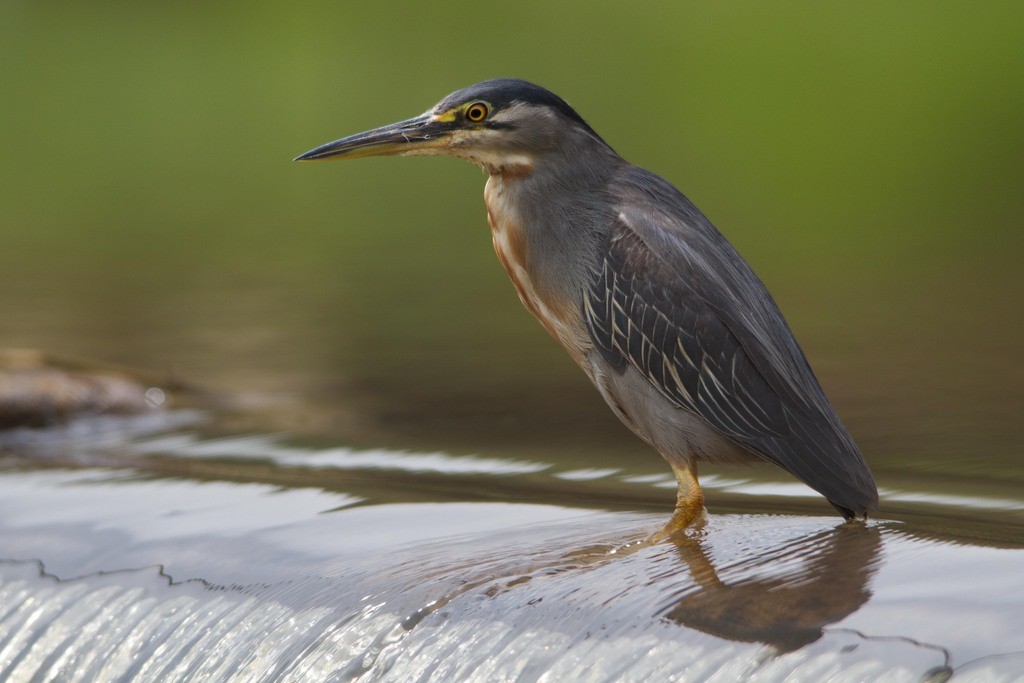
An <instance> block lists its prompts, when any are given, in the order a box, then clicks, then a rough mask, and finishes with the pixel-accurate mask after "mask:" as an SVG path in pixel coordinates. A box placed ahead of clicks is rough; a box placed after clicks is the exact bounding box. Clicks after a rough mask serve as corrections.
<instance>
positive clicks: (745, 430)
mask: <svg viewBox="0 0 1024 683" xmlns="http://www.w3.org/2000/svg"><path fill="white" fill-rule="evenodd" d="M440 154H443V155H448V156H455V157H459V158H462V159H466V160H467V161H470V162H472V163H474V164H476V165H477V166H479V167H481V168H482V169H483V170H485V171H486V172H487V173H488V176H489V177H488V179H487V185H486V187H485V188H484V200H485V202H486V204H487V220H488V223H489V224H490V227H491V235H492V237H493V240H494V250H495V252H496V253H497V255H498V260H499V261H501V264H502V266H504V268H505V271H506V272H507V273H508V276H509V277H510V278H511V280H512V284H513V285H515V288H516V291H517V292H518V293H519V298H520V299H521V300H522V302H523V305H525V306H526V308H527V309H529V311H530V312H531V313H532V314H533V315H534V316H535V317H536V318H537V319H538V320H539V321H540V323H541V324H542V325H543V326H544V327H545V328H546V329H547V331H548V332H549V333H551V335H552V336H553V337H554V338H555V339H557V340H558V341H559V342H560V343H561V344H562V346H564V347H565V349H566V350H567V351H568V352H569V355H571V356H572V358H573V360H575V361H576V363H578V364H579V366H580V367H581V368H583V371H584V372H585V373H587V376H588V377H590V379H591V381H593V383H594V385H595V386H596V387H597V390H598V391H599V392H601V396H603V397H604V399H605V401H607V402H608V405H609V406H611V409H612V411H613V412H614V413H615V414H616V415H617V416H618V417H619V419H620V420H622V422H623V423H625V424H626V426H627V427H629V428H630V429H631V430H632V431H633V432H634V433H636V434H637V435H638V436H639V437H640V438H641V439H643V440H644V441H646V442H647V443H648V444H650V445H651V446H653V447H654V448H655V449H656V450H657V451H658V452H659V453H661V455H662V456H663V457H664V458H665V460H667V461H668V463H669V465H671V467H672V470H673V472H674V473H675V475H676V479H677V480H678V483H679V492H678V497H677V502H676V510H675V514H674V515H673V516H672V520H671V521H670V522H669V524H668V525H667V526H666V532H669V531H672V530H675V529H681V528H685V527H688V526H691V525H694V524H698V523H701V522H702V521H703V520H704V519H705V518H706V513H705V510H704V495H703V493H702V492H701V489H700V485H699V484H698V482H697V463H698V462H700V461H706V462H739V461H745V460H746V461H749V460H751V459H754V460H757V459H760V460H767V461H768V462H772V463H775V464H776V465H778V466H779V467H781V468H783V469H784V470H786V471H788V472H790V473H791V474H793V475H794V476H795V477H796V478H797V479H799V480H801V481H803V482H804V483H806V484H807V485H808V486H810V487H811V488H813V489H815V490H817V491H818V492H819V493H821V494H822V495H823V496H825V498H826V499H828V501H829V503H831V504H832V506H833V507H835V508H836V510H838V511H839V512H840V513H841V514H842V515H843V517H845V518H847V519H852V518H858V517H866V516H867V514H868V512H870V511H873V510H874V509H876V508H877V505H878V492H877V490H876V488H875V482H874V479H873V478H872V476H871V472H870V470H869V469H868V466H867V464H866V463H865V462H864V458H863V457H862V456H861V454H860V451H859V450H858V449H857V446H856V444H854V442H853V439H852V438H851V437H850V435H849V433H848V432H847V431H846V429H845V428H844V427H843V424H842V422H841V421H840V420H839V417H838V416H837V415H836V413H835V411H834V410H833V409H832V406H831V405H830V404H829V402H828V399H827V398H826V397H825V393H824V392H823V391H822V389H821V386H820V385H819V384H818V381H817V379H816V378H815V376H814V373H813V372H812V371H811V368H810V366H809V365H808V364H807V360H806V358H805V357H804V354H803V352H802V351H801V349H800V346H799V345H798V344H797V342H796V340H795V339H794V338H793V333H792V332H791V331H790V330H789V327H788V326H787V325H786V322H785V320H784V319H783V317H782V314H781V313H780V312H779V309H778V307H777V306H776V304H775V301H774V300H773V299H772V297H771V295H770V294H769V293H768V291H767V290H766V289H765V287H764V285H763V284H762V283H761V281H760V280H759V279H758V277H757V276H756V275H755V274H754V272H753V270H751V268H750V266H749V265H747V263H746V261H744V260H743V258H742V257H740V255H739V254H738V253H737V252H736V250H735V249H734V248H733V247H732V245H731V244H729V242H728V241H726V239H725V237H723V236H722V234H721V233H720V232H718V230H717V229H715V227H714V226H713V225H712V224H711V222H710V221H709V220H708V219H707V218H706V217H705V216H704V214H702V213H701V212H700V210H699V209H698V208H697V207H696V206H694V204H693V203H692V202H690V200H689V199H687V198H686V197H685V196H683V194H682V193H681V192H679V190H677V189H676V188H675V187H673V186H672V184H671V183H669V182H668V181H666V180H664V179H663V178H661V177H659V176H657V175H655V174H653V173H651V172H650V171H646V170H644V169H642V168H638V167H636V166H633V165H632V164H630V163H628V162H626V161H625V160H624V159H623V158H622V157H620V156H619V155H618V154H616V153H615V152H614V151H613V150H612V148H611V147H609V146H608V144H607V143H606V142H605V141H604V140H602V139H601V137H600V136H599V135H598V134H597V133H596V132H594V130H593V129H592V128H591V127H590V126H589V125H587V123H586V121H584V120H583V118H582V117H580V115H579V114H577V113H576V112H575V111H574V110H573V109H572V108H571V107H570V106H569V105H568V104H566V102H565V101H564V100H562V99H561V98H560V97H558V96H557V95H555V94H554V93H551V92H549V91H548V90H545V89H544V88H541V87H539V86H537V85H533V84H532V83H527V82H526V81H522V80H517V79H495V80H489V81H484V82H482V83H477V84H476V85H472V86H470V87H468V88H465V89H463V90H459V91H457V92H454V93H452V94H451V95H448V96H447V97H445V98H444V99H443V100H441V101H440V102H439V103H438V104H436V105H435V106H433V107H431V108H430V109H429V110H428V111H427V112H426V113H424V114H422V115H420V116H417V117H414V118H411V119H408V120H406V121H401V122H399V123H394V124H391V125H388V126H384V127H382V128H376V129H374V130H370V131H367V132H365V133H359V134H357V135H352V136H349V137H346V138H342V139H341V140H336V141H335V142H331V143H328V144H326V145H323V146H321V147H317V148H316V149H313V150H311V151H309V152H306V153H305V154H303V155H302V156H300V157H298V160H299V161H307V160H315V159H333V158H358V157H367V156H382V155H440Z"/></svg>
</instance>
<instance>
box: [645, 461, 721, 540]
mask: <svg viewBox="0 0 1024 683" xmlns="http://www.w3.org/2000/svg"><path fill="white" fill-rule="evenodd" d="M672 471H673V472H675V475H676V481H678V482H679V492H678V493H677V494H676V510H675V512H673V513H672V519H670V520H668V523H667V524H666V525H665V526H664V527H662V529H661V531H659V532H658V533H656V534H654V536H652V537H651V539H650V540H652V541H659V540H661V539H663V538H668V537H669V536H671V535H672V534H674V533H676V532H677V531H682V530H683V529H689V528H700V527H702V526H704V524H705V523H706V522H707V521H708V514H707V511H706V510H705V509H704V492H703V491H701V490H700V483H699V482H698V481H697V463H693V462H691V463H690V464H689V465H687V466H685V467H682V468H675V467H673V468H672Z"/></svg>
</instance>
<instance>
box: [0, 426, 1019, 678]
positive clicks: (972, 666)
mask: <svg viewBox="0 0 1024 683" xmlns="http://www.w3.org/2000/svg"><path fill="white" fill-rule="evenodd" d="M313 441H314V440H312V439H305V440H302V439H297V438H295V437H290V436H288V435H284V434H238V433H235V434H230V435H228V434H224V433H222V432H221V431H220V430H218V428H217V427H216V426H215V425H212V424H211V419H210V414H209V413H208V412H201V411H178V412H172V413H170V414H169V415H168V414H159V413H155V414H152V415H143V416H137V417H131V418H104V419H86V420H80V421H78V422H75V423H72V424H71V425H69V426H67V427H65V428H61V429H48V430H19V431H13V432H11V431H9V432H7V433H6V434H5V435H4V438H3V441H2V442H0V447H2V449H3V450H4V451H5V452H7V453H9V455H8V456H7V457H5V458H4V460H3V465H4V469H3V472H2V474H0V487H2V492H3V495H2V496H0V520H2V521H0V547H2V548H4V549H6V553H5V557H4V558H3V560H2V561H0V605H2V606H3V608H2V610H0V678H3V679H6V680H76V681H77V680H80V681H90V680H120V679H125V678H131V679H133V680H154V681H156V680H195V679H198V678H203V677H213V678H214V679H217V680H226V679H230V680H266V681H273V680H295V681H299V680H301V681H316V680H325V681H328V680H329V681H341V680H389V681H410V680H480V681H491V680H498V679H512V678H515V679H517V680H627V681H628V680H635V681H641V680H655V679H656V680H675V679H678V680H738V679H744V680H779V679H782V678H785V677H786V676H798V677H803V678H807V679H814V680H823V679H825V678H828V679H829V680H848V681H861V680H897V681H898V680H908V681H916V680H945V677H946V676H948V675H950V674H953V673H955V675H956V680H961V679H962V680H979V681H991V680H1021V679H1022V678H1024V647H1022V643H1021V640H1020V628H1019V626H1020V615H1021V614H1022V613H1024V597H1022V593H1021V591H1020V590H1019V586H1020V576H1022V575H1024V538H1022V537H1021V536H1020V535H1019V534H1018V533H1015V532H1013V530H1012V529H1008V528H1007V525H1005V524H1003V523H1002V520H1003V519H1010V520H1014V519H1016V520H1018V522H1019V517H1020V514H1021V512H1020V511H1021V508H1024V505H1022V503H1021V501H1020V500H1016V501H1014V500H997V499H992V498H974V497H971V496H968V495H963V496H960V497H959V498H956V499H950V500H943V501H942V504H941V505H937V504H936V502H935V500H934V499H936V498H941V496H938V495H937V494H930V495H929V494H927V492H925V491H917V492H913V491H902V490H901V491H896V490H889V489H885V488H884V487H883V491H882V501H883V509H886V508H889V507H892V508H896V509H902V510H905V511H906V512H905V514H903V515H886V514H883V515H882V516H881V517H880V519H879V520H876V521H872V522H871V523H869V524H868V525H867V526H864V525H861V524H843V523H841V521H840V520H839V519H838V518H836V517H833V516H823V515H821V514H820V513H821V512H823V511H824V510H823V506H822V505H820V504H819V502H818V501H817V500H816V497H815V496H814V494H813V492H811V491H810V490H809V489H803V487H802V486H797V485H795V484H792V483H789V482H781V481H779V480H778V478H777V477H766V476H762V474H763V473H760V472H758V471H756V470H750V471H747V472H745V473H744V472H742V471H741V472H740V473H739V474H736V473H735V472H733V473H732V474H730V475H727V474H711V475H709V476H707V477H706V478H705V482H706V487H707V490H708V498H709V501H710V503H709V504H710V505H711V508H712V514H711V517H710V522H709V524H708V526H707V527H706V528H705V529H704V530H702V531H700V532H695V533H691V534H689V535H687V536H684V537H680V538H676V539H674V540H673V541H663V542H660V543H657V544H653V545H652V544H651V543H649V542H648V541H646V538H647V536H648V534H650V533H652V532H653V531H655V530H657V529H658V528H659V526H660V524H662V523H663V522H664V520H665V518H666V514H667V511H668V509H669V508H670V505H671V498H672V493H673V492H672V490H671V484H672V481H671V480H670V478H669V477H668V476H667V475H665V474H662V473H657V474H651V473H649V472H648V471H646V470H645V469H631V468H630V467H628V466H626V467H617V468H572V467H570V466H566V465H565V464H563V463H557V462H551V461H547V460H545V459H542V458H530V459H528V458H525V457H524V458H521V459H512V458H508V457H503V456H498V457H494V456H477V455H451V454H446V453H441V452H411V451H394V450H387V449H357V448H351V447H346V446H341V445H337V444H335V445H330V444H324V443H322V441H323V439H319V440H317V441H319V443H313ZM609 502H612V503H614V504H613V505H608V504H607V503H609ZM776 503H778V504H776ZM609 508H621V509H626V508H629V509H632V511H615V510H613V509H609ZM750 509H757V510H759V511H758V512H745V511H744V510H750ZM765 509H788V510H792V511H795V512H791V513H787V514H765V513H764V512H762V511H760V510H765ZM937 509H941V510H943V511H944V512H943V514H944V515H945V516H946V517H948V518H952V519H956V520H957V521H956V522H955V523H953V524H951V525H950V529H947V530H943V529H942V528H941V525H939V524H937V522H936V519H935V517H934V515H933V514H931V513H933V512H934V511H935V510H937ZM801 510H803V512H800V511H801ZM899 517H902V519H899ZM919 520H921V521H919ZM968 520H969V521H968ZM928 676H932V677H933V678H928Z"/></svg>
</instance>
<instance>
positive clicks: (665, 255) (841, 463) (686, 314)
mask: <svg viewBox="0 0 1024 683" xmlns="http://www.w3.org/2000/svg"><path fill="white" fill-rule="evenodd" d="M613 192H614V195H615V197H614V198H615V201H616V203H617V215H615V216H614V217H613V218H612V225H611V229H610V231H609V235H608V240H609V241H608V244H607V249H606V251H605V255H604V260H603V262H602V263H601V264H600V265H599V268H600V272H599V273H597V274H596V276H595V278H594V280H593V282H592V286H591V289H590V292H589V293H588V295H587V301H586V305H585V306H584V315H585V317H586V320H587V325H588V328H589V330H590V335H591V337H592V339H593V341H594V343H595V345H596V347H597V348H598V349H599V350H600V352H601V353H602V355H603V356H604V358H605V359H606V360H607V361H608V362H610V363H611V364H612V365H613V366H614V367H617V368H623V367H625V365H626V364H627V363H628V364H630V365H632V366H633V367H635V368H636V369H637V370H638V371H639V372H640V373H641V374H643V375H644V376H645V377H646V378H647V379H648V381H650V382H651V384H652V385H654V386H655V387H656V388H657V389H658V390H659V391H660V392H661V393H662V394H663V395H664V396H665V397H666V398H667V399H668V400H670V401H671V402H672V403H673V404H675V405H676V406H678V407H679V408H681V409H684V410H688V411H690V412H693V413H696V414H697V415H700V416H701V417H702V418H703V419H704V420H705V421H707V422H708V424H710V425H711V426H712V427H714V428H715V429H716V430H718V431H719V432H721V433H722V434H724V435H726V436H728V437H729V438H731V439H732V440H734V441H736V442H737V443H739V444H740V445H742V446H744V447H745V448H747V449H748V450H750V451H752V452H753V453H755V454H757V455H759V456H760V457H762V458H764V459H765V460H768V461H770V462H773V463H775V464H776V465H779V466H780V467H782V468H783V469H786V470H788V471H789V472H791V473H792V474H793V475H795V476H796V477H797V478H799V479H800V480H802V481H803V482H805V483H806V484H808V485H809V486H811V487H812V488H814V489H816V490H818V491H819V492H821V493H822V494H823V495H824V496H825V497H826V498H827V499H828V500H829V502H831V503H832V504H833V505H834V506H835V507H836V508H837V509H838V510H839V511H840V512H841V513H842V514H843V515H844V516H847V517H851V516H855V515H863V514H866V512H867V511H868V510H870V509H873V508H875V507H877V501H878V494H877V491H876V488H875V483H874V480H873V478H872V477H871V472H870V471H869V470H868V467H867V464H866V463H865V462H864V459H863V457H862V456H861V454H860V451H859V450H858V449H857V446H856V445H855V444H854V442H853V440H852V439H851V438H850V435H849V434H848V433H847V431H846V429H845V428H844V427H843V425H842V423H841V422H840V421H839V418H838V417H837V416H836V414H835V412H834V411H833V410H832V407H831V405H829V402H828V399H827V398H826V397H825V394H824V392H823V391H822V389H821V386H820V385H819V384H818V381H817V379H816V378H815V377H814V373H813V372H812V371H811V369H810V366H809V365H808V364H807V360H806V359H805V358H804V355H803V352H802V351H801V350H800V347H799V345H797V343H796V340H795V339H794V338H793V335H792V333H791V332H790V330H789V328H788V327H787V325H786V323H785V320H784V319H783V318H782V314H781V313H780V312H779V310H778V307H777V306H776V305H775V302H774V301H773V300H772V298H771V295H769V294H768V291H767V290H766V289H765V288H764V285H763V284H762V283H761V281H760V280H759V279H758V278H757V276H756V275H754V273H753V271H752V270H751V269H750V267H749V266H748V265H747V264H746V262H745V261H744V260H743V259H742V258H741V257H740V256H739V255H738V254H737V253H736V251H735V250H734V249H733V248H732V246H731V245H730V244H729V243H728V242H727V241H726V240H725V238H724V237H723V236H722V235H721V234H720V233H719V232H718V231H717V230H716V229H715V228H714V226H712V225H711V223H710V222H709V221H708V220H707V219H706V218H705V217H704V215H703V214H701V213H700V211H699V210H698V209H697V208H696V207H695V206H694V205H693V204H692V203H691V202H690V201H689V200H688V199H686V197H684V196H683V195H682V194H681V193H680V192H679V191H678V190H676V189H675V188H674V187H673V186H672V185H670V184H669V183H667V182H666V181H664V180H663V179H661V178H660V177H658V176H656V175H654V174H651V173H648V172H647V171H644V170H642V169H639V168H636V167H630V168H629V169H628V170H626V171H625V172H624V174H623V175H622V176H621V177H620V178H619V179H618V182H617V183H616V184H614V185H613Z"/></svg>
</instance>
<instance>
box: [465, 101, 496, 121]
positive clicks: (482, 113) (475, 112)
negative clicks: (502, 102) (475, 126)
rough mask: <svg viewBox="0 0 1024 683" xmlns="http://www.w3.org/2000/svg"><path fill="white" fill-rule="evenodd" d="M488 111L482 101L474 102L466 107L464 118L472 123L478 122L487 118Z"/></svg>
mask: <svg viewBox="0 0 1024 683" xmlns="http://www.w3.org/2000/svg"><path fill="white" fill-rule="evenodd" d="M488 113H490V112H489V111H488V109H487V105H486V104H484V103H483V102H474V103H473V104H471V105H469V106H468V107H466V118H467V119H469V120H470V121H472V122H473V123H480V122H481V121H483V120H484V119H486V118H487V114H488Z"/></svg>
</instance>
